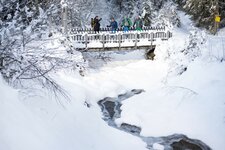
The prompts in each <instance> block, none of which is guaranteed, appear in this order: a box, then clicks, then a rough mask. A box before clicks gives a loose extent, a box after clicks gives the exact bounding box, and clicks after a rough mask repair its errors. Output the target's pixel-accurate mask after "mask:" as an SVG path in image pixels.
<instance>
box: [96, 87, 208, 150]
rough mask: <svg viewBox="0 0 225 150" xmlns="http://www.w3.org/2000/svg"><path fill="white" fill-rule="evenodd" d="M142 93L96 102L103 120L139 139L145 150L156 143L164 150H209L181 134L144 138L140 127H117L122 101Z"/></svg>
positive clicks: (139, 90)
mask: <svg viewBox="0 0 225 150" xmlns="http://www.w3.org/2000/svg"><path fill="white" fill-rule="evenodd" d="M142 92H144V90H142V89H134V90H131V91H129V92H127V93H124V94H121V95H118V96H117V97H114V98H112V97H106V98H104V99H102V100H100V101H99V102H98V104H99V106H100V107H101V110H102V113H103V120H104V121H105V122H107V124H108V125H109V126H111V127H113V128H116V129H118V130H121V131H124V132H127V133H128V134H132V135H134V136H136V137H138V138H141V139H142V140H143V141H144V142H145V143H146V144H147V148H148V149H150V150H153V144H155V143H158V144H160V145H163V146H164V149H165V150H211V148H210V147H209V146H207V145H206V144H205V143H203V142H202V141H200V140H197V139H190V138H188V137H187V136H185V135H183V134H173V135H169V136H165V137H151V136H148V137H145V136H142V135H140V133H141V130H142V129H141V127H138V126H136V125H131V124H128V123H125V122H124V123H122V124H121V125H120V126H119V127H118V126H117V125H116V123H115V120H116V119H118V118H120V115H121V112H122V110H121V109H120V107H121V106H122V103H121V102H122V101H123V100H127V99H128V98H130V97H132V96H135V95H137V94H141V93H142Z"/></svg>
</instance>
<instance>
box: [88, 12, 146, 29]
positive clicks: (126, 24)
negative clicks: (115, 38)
mask: <svg viewBox="0 0 225 150" xmlns="http://www.w3.org/2000/svg"><path fill="white" fill-rule="evenodd" d="M101 20H102V18H99V16H96V17H95V18H91V27H92V29H93V30H94V31H95V32H99V31H100V21H101ZM107 27H108V28H111V31H112V32H115V31H117V30H118V29H119V27H118V23H117V21H116V20H115V19H114V18H111V21H110V25H107ZM121 27H122V29H123V31H125V32H126V31H129V30H130V29H131V28H133V29H135V30H138V31H141V30H142V28H143V21H142V19H141V17H139V16H137V17H136V18H135V20H134V23H132V21H131V19H130V18H129V17H127V16H126V17H124V18H123V20H122V22H121Z"/></svg>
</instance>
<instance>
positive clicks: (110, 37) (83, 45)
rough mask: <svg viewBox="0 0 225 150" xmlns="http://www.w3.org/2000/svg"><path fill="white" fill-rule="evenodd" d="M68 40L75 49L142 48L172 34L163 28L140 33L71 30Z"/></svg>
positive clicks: (166, 38)
mask: <svg viewBox="0 0 225 150" xmlns="http://www.w3.org/2000/svg"><path fill="white" fill-rule="evenodd" d="M67 37H68V39H69V40H71V41H72V42H73V43H74V47H75V48H77V49H87V50H88V49H102V50H104V49H112V48H114V49H118V50H120V49H123V48H126V49H127V48H129V49H131V48H136V49H138V48H143V47H151V46H154V44H155V41H156V40H157V39H159V40H168V39H169V38H170V37H172V33H171V32H169V31H165V28H157V29H155V30H153V29H152V28H151V29H148V30H142V31H135V30H131V31H128V32H123V31H116V32H112V31H108V30H102V31H100V32H97V33H96V32H94V31H92V30H73V31H71V32H70V34H68V35H67Z"/></svg>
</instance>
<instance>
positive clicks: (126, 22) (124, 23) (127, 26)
mask: <svg viewBox="0 0 225 150" xmlns="http://www.w3.org/2000/svg"><path fill="white" fill-rule="evenodd" d="M131 26H132V22H131V20H130V18H128V17H127V16H125V17H124V19H123V20H122V25H121V27H123V31H125V32H126V31H129V29H130V27H131Z"/></svg>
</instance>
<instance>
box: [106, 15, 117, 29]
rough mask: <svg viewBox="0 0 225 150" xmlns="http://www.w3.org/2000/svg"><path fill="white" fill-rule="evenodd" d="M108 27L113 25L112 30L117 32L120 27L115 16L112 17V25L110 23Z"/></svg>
mask: <svg viewBox="0 0 225 150" xmlns="http://www.w3.org/2000/svg"><path fill="white" fill-rule="evenodd" d="M107 27H111V30H112V31H113V32H115V31H116V30H117V28H118V23H117V22H116V20H115V19H114V18H111V22H110V25H108V26H107Z"/></svg>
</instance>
